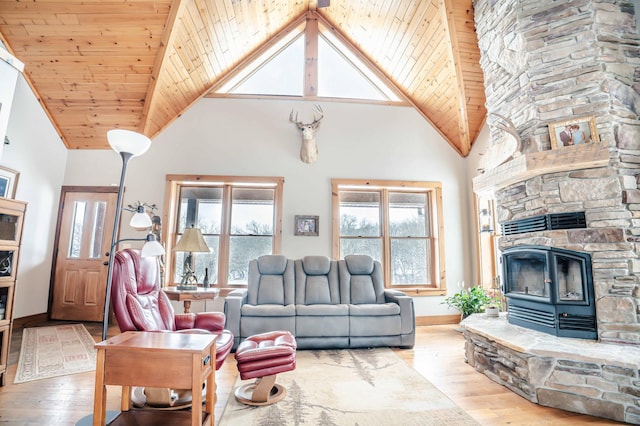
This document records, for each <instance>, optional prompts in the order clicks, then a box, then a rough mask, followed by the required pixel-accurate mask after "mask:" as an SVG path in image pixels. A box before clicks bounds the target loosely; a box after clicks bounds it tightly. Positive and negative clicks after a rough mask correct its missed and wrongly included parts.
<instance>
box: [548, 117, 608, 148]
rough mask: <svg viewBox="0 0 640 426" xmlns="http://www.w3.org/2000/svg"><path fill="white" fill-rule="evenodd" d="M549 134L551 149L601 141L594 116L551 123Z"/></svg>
mask: <svg viewBox="0 0 640 426" xmlns="http://www.w3.org/2000/svg"><path fill="white" fill-rule="evenodd" d="M549 136H551V149H558V148H562V147H565V146H573V145H580V144H585V143H591V142H599V139H598V129H597V128H596V118H595V117H594V116H588V117H578V118H572V119H570V120H565V121H558V122H556V123H550V124H549Z"/></svg>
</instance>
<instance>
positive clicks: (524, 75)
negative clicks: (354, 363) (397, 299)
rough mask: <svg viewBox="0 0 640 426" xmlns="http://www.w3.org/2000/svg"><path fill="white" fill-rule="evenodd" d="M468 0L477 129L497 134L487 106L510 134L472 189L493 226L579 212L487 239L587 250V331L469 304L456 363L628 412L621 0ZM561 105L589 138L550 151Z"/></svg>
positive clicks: (638, 146)
mask: <svg viewBox="0 0 640 426" xmlns="http://www.w3.org/2000/svg"><path fill="white" fill-rule="evenodd" d="M636 4H637V2H636ZM473 6H474V16H475V23H476V31H477V34H478V42H479V46H480V51H481V61H480V62H481V66H482V68H483V71H484V74H485V92H486V94H487V101H486V104H487V110H488V113H489V119H488V123H489V125H490V127H491V140H492V141H495V142H498V141H500V140H501V138H502V136H503V135H502V133H501V130H500V129H499V127H498V126H495V127H494V126H492V122H491V114H492V113H495V114H499V115H500V116H504V117H508V118H509V119H510V120H511V121H512V122H513V124H514V126H515V128H516V130H517V133H518V135H519V137H520V139H521V146H520V149H519V151H517V152H515V153H514V155H513V156H512V158H511V159H510V160H509V161H507V162H505V163H503V164H501V165H499V166H497V167H494V168H492V169H489V170H485V171H484V172H483V173H482V174H479V175H478V176H476V177H475V178H474V179H473V185H474V191H475V192H477V193H481V194H491V196H492V198H493V199H494V200H495V205H496V213H497V219H498V222H499V223H503V224H504V223H510V222H513V221H523V220H525V221H526V220H530V219H532V218H535V217H538V216H544V215H554V214H555V215H557V214H565V213H570V212H583V213H584V221H585V223H584V227H579V228H568V229H531V230H527V231H526V232H521V233H515V234H509V235H507V234H503V235H501V236H500V238H499V240H498V248H499V250H500V251H502V252H509V251H510V250H517V249H518V248H520V247H544V248H547V249H549V250H552V249H553V250H556V249H557V250H561V251H562V250H566V251H573V252H576V253H582V254H584V255H585V258H586V257H588V259H589V262H590V268H591V272H592V277H593V298H594V302H595V318H596V328H597V333H596V334H595V336H594V337H595V338H596V339H597V341H588V340H579V339H573V338H567V337H557V336H551V335H548V334H542V335H541V333H538V332H537V331H529V330H527V329H524V328H521V327H520V326H519V325H514V324H510V323H509V322H507V320H506V318H504V317H502V318H500V319H498V320H493V321H492V320H491V319H488V318H484V317H482V318H479V317H478V316H475V318H474V317H472V318H470V319H468V320H465V322H464V323H463V325H464V328H465V331H464V335H465V339H466V357H467V361H468V362H469V363H470V364H471V365H473V366H474V367H475V368H476V369H477V370H478V371H481V372H483V373H484V374H486V375H487V376H489V377H490V378H492V379H493V380H495V381H497V382H499V383H501V384H503V385H505V386H507V387H509V388H510V389H512V390H513V391H514V392H517V393H518V394H520V395H522V396H523V397H525V398H527V399H529V400H531V401H533V402H536V403H539V404H542V405H548V406H552V407H556V408H563V409H567V410H571V411H577V412H581V413H586V414H591V415H595V416H600V417H606V418H611V419H614V420H617V421H626V422H629V423H637V424H640V369H639V366H640V189H639V177H640V120H639V112H640V37H639V35H638V30H637V28H636V18H635V14H636V11H635V10H634V4H633V3H632V2H628V1H616V0H609V1H597V0H573V1H566V2H559V1H553V0H512V1H496V0H475V1H474V2H473ZM574 117H593V119H594V120H595V123H596V127H597V133H598V136H599V138H598V140H594V141H593V142H591V143H587V144H580V145H575V146H568V147H561V148H558V149H551V143H550V136H549V125H550V124H552V123H561V122H566V121H568V120H571V119H572V118H574ZM521 299H522V298H521ZM524 299H527V298H526V297H525V298H524ZM513 301H514V299H509V303H513ZM516 304H517V302H516Z"/></svg>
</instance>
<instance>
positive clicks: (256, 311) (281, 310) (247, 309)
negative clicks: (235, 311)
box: [241, 304, 296, 317]
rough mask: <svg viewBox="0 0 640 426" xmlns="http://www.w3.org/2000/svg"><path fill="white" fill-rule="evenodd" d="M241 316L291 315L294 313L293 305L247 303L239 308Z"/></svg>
mask: <svg viewBox="0 0 640 426" xmlns="http://www.w3.org/2000/svg"><path fill="white" fill-rule="evenodd" d="M241 313H242V316H243V317H244V316H249V317H293V316H295V315H296V308H295V305H284V306H282V305H249V304H244V305H242V308H241Z"/></svg>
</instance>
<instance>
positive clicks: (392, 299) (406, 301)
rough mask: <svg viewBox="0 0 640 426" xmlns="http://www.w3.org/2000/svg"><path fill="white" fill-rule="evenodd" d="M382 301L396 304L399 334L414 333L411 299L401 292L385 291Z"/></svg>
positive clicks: (414, 319) (414, 321) (414, 325)
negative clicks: (399, 327)
mask: <svg viewBox="0 0 640 426" xmlns="http://www.w3.org/2000/svg"><path fill="white" fill-rule="evenodd" d="M384 299H385V302H387V303H397V304H398V305H399V306H400V320H401V322H402V325H401V333H402V334H412V333H415V329H416V315H415V312H414V310H413V298H412V297H411V296H407V295H406V294H405V293H403V292H402V291H397V290H385V291H384Z"/></svg>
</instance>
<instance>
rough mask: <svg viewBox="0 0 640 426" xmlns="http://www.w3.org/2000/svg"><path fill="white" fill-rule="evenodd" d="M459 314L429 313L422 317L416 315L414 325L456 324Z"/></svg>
mask: <svg viewBox="0 0 640 426" xmlns="http://www.w3.org/2000/svg"><path fill="white" fill-rule="evenodd" d="M459 322H460V315H459V314H458V315H430V316H424V317H416V325H444V324H458V323H459Z"/></svg>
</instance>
